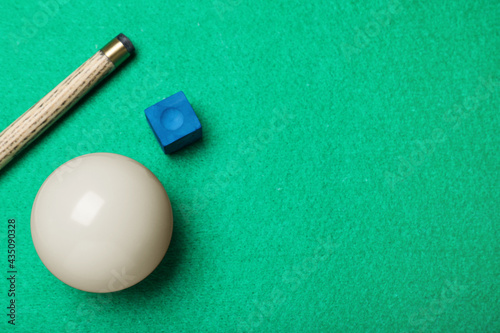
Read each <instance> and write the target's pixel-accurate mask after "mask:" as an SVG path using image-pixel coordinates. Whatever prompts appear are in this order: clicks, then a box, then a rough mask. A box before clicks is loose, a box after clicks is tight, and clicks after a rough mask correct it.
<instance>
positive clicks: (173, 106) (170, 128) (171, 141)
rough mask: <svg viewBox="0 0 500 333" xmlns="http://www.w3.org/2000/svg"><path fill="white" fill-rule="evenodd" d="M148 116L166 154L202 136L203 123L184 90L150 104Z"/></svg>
mask: <svg viewBox="0 0 500 333" xmlns="http://www.w3.org/2000/svg"><path fill="white" fill-rule="evenodd" d="M144 112H145V113H146V118H147V120H148V122H149V125H150V126H151V129H152V130H153V132H154V133H155V135H156V139H157V140H158V142H159V143H160V145H161V148H162V149H163V151H164V152H165V154H170V153H173V152H175V151H177V150H179V149H181V148H183V147H185V146H187V145H189V144H191V143H193V142H195V141H196V140H198V139H200V138H201V124H200V121H199V120H198V117H196V114H195V113H194V110H193V108H192V107H191V104H189V101H188V100H187V98H186V95H184V93H183V92H182V91H179V92H178V93H177V94H175V95H172V96H170V97H168V98H165V99H164V100H163V101H161V102H158V103H156V104H155V105H153V106H150V107H149V108H147V109H146V110H145V111H144Z"/></svg>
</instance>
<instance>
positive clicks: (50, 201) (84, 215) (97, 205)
mask: <svg viewBox="0 0 500 333" xmlns="http://www.w3.org/2000/svg"><path fill="white" fill-rule="evenodd" d="M172 228H173V217H172V207H171V205H170V200H169V198H168V195H167V193H166V192H165V189H164V187H163V185H162V184H161V183H160V181H159V180H158V178H156V176H155V175H154V174H153V173H152V172H151V171H149V170H148V169H147V168H146V167H145V166H143V165H142V164H140V163H139V162H137V161H135V160H133V159H130V158H128V157H125V156H122V155H117V154H110V153H95V154H88V155H83V156H80V157H77V158H75V159H73V160H71V161H68V162H66V163H65V164H63V165H61V166H60V167H59V168H57V169H56V170H55V171H54V172H53V173H52V174H51V175H50V176H49V177H48V178H47V179H46V180H45V182H44V183H43V185H42V186H41V188H40V190H39V191H38V194H37V195H36V198H35V202H34V204H33V209H32V214H31V234H32V237H33V243H34V245H35V249H36V251H37V253H38V255H39V257H40V259H41V260H42V262H43V264H44V265H45V266H46V267H47V268H48V269H49V271H50V272H52V274H54V275H55V276H56V277H57V278H58V279H59V280H61V281H63V282H64V283H66V284H68V285H70V286H72V287H74V288H77V289H80V290H84V291H88V292H94V293H105V292H113V291H118V290H122V289H125V288H128V287H130V286H132V285H134V284H136V283H138V282H140V281H141V280H143V279H144V278H146V277H147V276H148V275H149V274H150V273H151V272H152V271H153V270H154V269H155V268H156V267H157V266H158V264H159V263H160V262H161V260H162V259H163V257H164V256H165V253H166V251H167V248H168V246H169V243H170V239H171V237H172Z"/></svg>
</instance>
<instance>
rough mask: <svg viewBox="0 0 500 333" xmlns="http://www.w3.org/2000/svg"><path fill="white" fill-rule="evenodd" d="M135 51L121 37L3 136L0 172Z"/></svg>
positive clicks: (48, 95) (82, 66) (0, 141)
mask: <svg viewBox="0 0 500 333" xmlns="http://www.w3.org/2000/svg"><path fill="white" fill-rule="evenodd" d="M134 51H135V49H134V47H133V45H132V43H131V42H130V40H129V39H128V38H127V37H125V36H124V35H123V34H120V35H118V37H116V38H114V39H113V40H112V41H111V42H109V43H108V44H107V45H106V46H105V47H104V48H102V49H101V50H99V51H98V52H97V53H96V54H95V55H93V56H92V57H91V58H90V59H89V60H87V61H86V62H85V63H83V65H81V66H80V67H78V69H77V70H75V71H74V72H73V73H72V74H71V75H70V76H68V77H67V78H66V79H65V80H64V81H63V82H61V83H60V84H59V85H57V87H55V88H54V89H53V90H52V91H51V92H49V93H48V94H47V95H46V96H45V97H43V98H42V99H41V100H40V101H38V102H37V103H36V104H35V105H33V106H32V107H31V108H30V109H29V110H28V111H26V112H25V113H24V114H23V115H21V116H20V117H19V118H17V120H15V121H14V122H13V123H12V124H11V125H10V126H9V127H7V128H6V129H5V130H3V131H2V133H0V169H2V168H3V167H4V166H5V165H6V164H7V163H9V162H10V161H11V160H12V159H13V158H14V156H15V155H16V154H17V153H19V152H20V151H21V150H22V149H23V148H24V147H26V146H27V145H29V144H30V143H31V142H33V141H34V140H35V139H36V138H37V137H38V136H39V135H40V134H42V133H43V132H44V131H45V130H46V129H47V128H48V127H49V126H50V125H52V124H53V123H54V122H55V121H56V120H57V119H59V117H61V116H62V115H63V114H64V113H65V112H66V111H68V110H69V109H70V108H71V107H72V106H73V105H75V104H76V102H78V100H80V99H81V98H82V97H83V96H84V95H85V94H86V93H87V92H89V91H90V90H91V89H92V88H93V87H94V86H96V84H97V83H98V82H99V81H101V80H102V79H103V78H104V77H106V76H107V75H108V74H110V73H111V72H112V71H113V70H114V69H115V68H116V67H117V66H119V65H120V64H121V63H122V62H123V61H124V60H125V59H126V58H128V57H129V56H130V55H131V54H132V53H133V52H134Z"/></svg>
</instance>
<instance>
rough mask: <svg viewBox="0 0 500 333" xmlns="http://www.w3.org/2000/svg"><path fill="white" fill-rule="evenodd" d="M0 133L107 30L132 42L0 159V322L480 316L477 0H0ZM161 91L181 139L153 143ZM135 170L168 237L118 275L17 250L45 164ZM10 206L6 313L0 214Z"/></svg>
mask: <svg viewBox="0 0 500 333" xmlns="http://www.w3.org/2000/svg"><path fill="white" fill-rule="evenodd" d="M0 15H1V20H0V41H1V45H2V47H1V53H0V91H1V95H2V96H1V103H2V108H1V112H0V128H5V127H7V126H8V125H9V124H10V123H11V122H12V121H14V120H15V119H16V118H17V117H18V116H19V115H21V114H22V113H23V112H24V111H25V110H27V109H28V108H29V107H30V106H31V105H33V104H34V103H35V102H37V101H38V100H39V99H40V98H41V97H43V96H44V95H45V94H46V93H48V92H49V91H50V90H51V89H52V88H53V87H54V86H55V85H57V84H58V83H59V82H61V81H62V80H63V79H64V78H65V77H66V76H67V75H69V74H70V73H71V72H72V71H73V70H74V69H76V68H77V67H78V66H79V65H80V64H81V63H83V62H84V61H85V60H86V59H88V58H89V57H90V56H92V55H93V54H94V53H95V52H96V51H97V50H98V49H99V48H101V47H102V46H104V45H105V44H106V43H107V42H108V41H109V40H110V39H112V38H113V37H114V36H116V35H117V34H118V33H120V32H123V33H124V34H126V35H127V36H128V37H129V38H130V39H131V40H132V42H133V43H134V44H135V47H136V49H137V55H136V56H135V57H134V58H133V59H131V60H130V61H129V62H127V63H126V64H124V65H123V67H121V69H119V70H118V71H116V72H115V73H114V74H113V75H112V76H111V77H110V78H109V79H107V80H106V81H105V83H104V84H102V85H100V86H99V87H98V88H97V89H96V90H94V91H93V92H92V93H91V94H89V95H88V97H86V98H85V99H84V100H83V101H82V102H81V103H79V104H78V105H77V106H76V107H75V108H74V109H72V110H71V111H70V112H69V113H68V114H67V115H66V116H64V117H63V118H61V119H60V121H58V123H56V124H55V125H54V126H53V127H51V128H50V129H49V130H48V131H47V132H46V133H45V134H44V135H42V136H41V137H40V138H39V139H38V140H37V141H36V142H35V143H34V144H32V145H31V146H30V147H29V148H28V149H26V150H24V151H23V152H22V153H21V154H20V155H19V156H18V157H17V158H16V159H15V160H14V161H13V162H12V163H10V164H9V165H8V166H7V167H6V168H4V169H2V170H1V171H0V222H1V223H0V254H1V255H0V276H1V277H2V278H1V279H0V281H1V282H0V309H2V310H0V314H1V316H0V331H16V332H426V331H429V332H499V331H500V282H499V279H500V258H499V255H500V247H499V236H500V234H499V229H500V228H499V223H500V217H499V216H500V211H499V205H500V200H499V199H500V198H499V194H500V191H499V189H500V187H499V186H500V179H499V170H500V155H499V148H500V145H499V143H500V131H499V126H500V121H499V120H500V117H499V110H500V109H499V96H500V94H499V88H500V61H499V60H500V57H499V47H500V37H499V31H500V20H499V17H500V4H499V2H498V1H494V0H477V1H465V0H444V1H422V0H380V1H354V0H352V1H326V0H325V1H322V0H312V1H295V0H292V1H284V0H276V1H270V0H269V1H268V0H255V1H243V0H214V1H195V0H189V1H156V0H154V1H99V2H97V1H95V2H89V1H86V2H80V1H71V0H59V1H58V2H57V1H56V0H41V1H31V0H30V1H16V0H2V1H1V2H0ZM178 91H183V92H184V93H185V94H186V96H187V97H188V99H189V100H190V102H191V104H192V106H193V108H194V110H195V111H196V113H197V115H198V117H199V118H200V121H201V123H202V126H203V131H204V137H203V139H202V140H201V141H199V142H197V143H195V144H193V145H191V146H189V147H187V148H185V149H183V150H182V151H180V152H178V153H176V154H174V155H170V156H167V155H164V154H163V153H162V151H161V149H160V147H159V145H158V143H157V141H156V139H155V137H154V134H153V133H152V131H151V129H150V128H149V126H148V123H147V121H146V118H145V116H144V109H146V108H147V107H149V106H150V105H153V104H155V103H156V102H158V101H160V100H162V99H163V98H166V97H168V96H170V95H172V94H174V93H176V92H178ZM94 152H111V153H117V154H123V155H125V156H128V157H131V158H133V159H135V160H137V161H139V162H140V163H142V164H144V165H145V166H146V167H148V168H149V169H150V170H151V171H152V172H153V173H154V174H155V175H156V176H157V177H158V178H159V179H160V181H161V182H162V184H163V185H164V187H165V189H166V190H167V192H168V194H169V196H170V199H171V201H172V206H173V212H174V233H173V238H172V242H171V246H170V248H169V250H168V252H167V255H166V257H165V259H164V260H163V262H162V263H161V264H160V266H159V267H158V268H157V269H156V270H155V271H154V272H153V273H152V275H151V276H150V277H148V278H147V279H145V280H144V281H143V282H141V283H139V284H138V285H136V286H134V287H132V288H130V289H127V290H124V291H121V292H117V293H112V294H91V293H86V292H82V291H79V290H76V289H73V288H71V287H69V286H67V285H65V284H64V283H62V282H60V281H59V280H57V279H56V278H55V277H54V276H53V275H52V274H51V273H50V272H49V271H48V270H47V269H46V268H45V267H44V265H43V264H42V262H41V261H40V259H39V258H38V256H37V254H36V251H35V248H34V246H33V243H32V240H31V232H30V214H31V206H32V204H33V200H34V198H35V195H36V193H37V191H38V189H39V188H40V186H41V185H42V183H43V181H44V180H45V179H46V178H47V177H48V176H49V175H50V173H51V172H52V171H54V170H55V169H56V168H57V167H58V166H59V165H61V164H63V163H64V162H66V161H68V160H70V159H72V158H74V157H76V156H79V155H83V154H87V153H94ZM8 219H16V221H17V222H16V225H17V229H16V244H17V247H16V249H17V256H16V265H17V267H16V269H17V271H18V273H17V280H16V295H15V299H16V322H15V323H16V325H15V327H14V326H12V325H9V324H8V323H7V320H8V317H7V315H6V314H7V311H8V310H7V309H6V307H7V306H8V302H9V299H10V298H9V297H8V296H7V290H8V288H9V284H8V280H7V279H6V278H7V273H6V272H7V270H8V262H7V221H8Z"/></svg>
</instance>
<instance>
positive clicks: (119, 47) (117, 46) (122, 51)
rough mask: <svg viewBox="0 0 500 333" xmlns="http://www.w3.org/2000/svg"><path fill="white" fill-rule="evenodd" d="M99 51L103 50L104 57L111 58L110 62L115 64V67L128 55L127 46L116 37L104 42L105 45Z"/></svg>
mask: <svg viewBox="0 0 500 333" xmlns="http://www.w3.org/2000/svg"><path fill="white" fill-rule="evenodd" d="M101 52H103V53H104V54H105V55H106V57H108V58H109V60H111V62H112V63H113V64H114V65H115V68H116V67H118V66H120V64H121V63H122V62H124V61H125V59H127V58H128V57H130V53H129V52H128V50H127V48H126V47H125V45H123V43H122V42H120V41H119V40H118V38H114V39H113V40H112V41H111V42H109V43H108V44H106V46H104V47H103V48H102V49H101Z"/></svg>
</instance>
